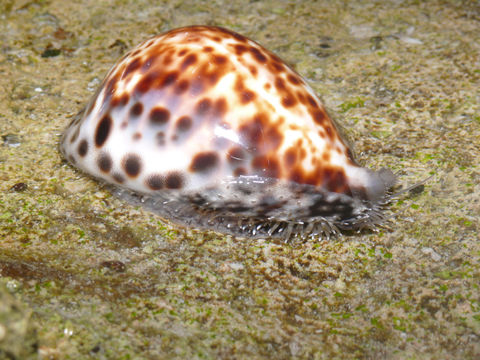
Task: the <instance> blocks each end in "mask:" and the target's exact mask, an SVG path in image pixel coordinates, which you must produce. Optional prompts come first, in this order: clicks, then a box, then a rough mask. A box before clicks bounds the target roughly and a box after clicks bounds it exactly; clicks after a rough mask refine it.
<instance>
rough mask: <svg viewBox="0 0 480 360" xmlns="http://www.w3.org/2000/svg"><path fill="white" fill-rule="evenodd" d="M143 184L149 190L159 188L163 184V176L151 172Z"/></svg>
mask: <svg viewBox="0 0 480 360" xmlns="http://www.w3.org/2000/svg"><path fill="white" fill-rule="evenodd" d="M145 185H147V186H148V187H149V188H150V189H151V190H160V189H162V188H163V187H164V186H165V178H164V177H163V176H162V175H159V174H152V175H150V176H149V177H148V178H147V179H146V180H145Z"/></svg>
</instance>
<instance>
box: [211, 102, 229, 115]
mask: <svg viewBox="0 0 480 360" xmlns="http://www.w3.org/2000/svg"><path fill="white" fill-rule="evenodd" d="M213 112H214V115H215V116H218V117H221V116H224V115H225V113H226V112H227V100H226V99H225V98H224V97H221V98H219V99H217V100H216V101H215V104H214V105H213Z"/></svg>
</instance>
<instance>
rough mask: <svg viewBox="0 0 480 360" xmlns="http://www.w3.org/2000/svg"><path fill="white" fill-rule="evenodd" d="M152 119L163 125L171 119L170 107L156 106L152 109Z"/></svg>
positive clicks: (153, 121)
mask: <svg viewBox="0 0 480 360" xmlns="http://www.w3.org/2000/svg"><path fill="white" fill-rule="evenodd" d="M149 117H150V121H151V122H152V123H153V124H156V125H163V124H165V123H167V122H168V120H169V119H170V111H168V109H166V108H164V107H161V106H156V107H154V108H152V109H151V110H150V115H149Z"/></svg>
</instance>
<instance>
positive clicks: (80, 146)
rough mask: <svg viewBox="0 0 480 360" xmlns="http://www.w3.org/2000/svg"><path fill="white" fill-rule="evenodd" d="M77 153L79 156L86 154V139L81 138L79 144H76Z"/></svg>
mask: <svg viewBox="0 0 480 360" xmlns="http://www.w3.org/2000/svg"><path fill="white" fill-rule="evenodd" d="M77 151H78V155H80V156H81V157H84V156H85V155H87V151H88V142H87V140H85V139H83V140H82V141H80V144H78V149H77Z"/></svg>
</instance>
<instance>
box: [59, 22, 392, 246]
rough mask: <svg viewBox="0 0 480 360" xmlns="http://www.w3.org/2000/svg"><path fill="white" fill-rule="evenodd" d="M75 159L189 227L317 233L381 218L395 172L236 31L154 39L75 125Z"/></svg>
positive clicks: (111, 78) (117, 69)
mask: <svg viewBox="0 0 480 360" xmlns="http://www.w3.org/2000/svg"><path fill="white" fill-rule="evenodd" d="M60 148H61V151H62V153H63V154H64V156H65V158H66V159H68V161H69V162H70V163H71V164H73V165H74V166H76V167H78V168H79V169H81V170H83V171H85V172H86V173H88V174H90V175H93V176H94V177H96V178H99V179H101V180H103V181H105V182H107V183H109V184H114V185H116V186H115V188H114V191H115V192H117V193H119V194H121V196H124V197H128V198H129V199H130V200H132V201H137V202H139V203H142V204H144V205H145V206H146V207H148V208H149V209H151V210H153V211H154V212H157V213H158V214H160V215H162V216H164V217H166V218H169V219H172V220H174V221H176V222H180V223H183V224H186V225H189V226H195V227H201V228H212V229H214V230H219V231H222V232H227V233H231V234H234V235H247V236H272V237H275V236H279V237H284V238H288V237H290V235H292V234H293V235H295V236H301V237H305V236H312V237H313V236H317V235H321V234H327V235H328V234H331V233H335V232H337V231H338V229H357V228H362V227H366V226H373V225H375V224H376V223H378V222H381V220H382V219H383V215H382V213H381V207H382V205H383V203H384V202H385V200H386V199H387V195H386V194H387V191H388V189H389V188H390V187H391V186H392V185H393V184H394V182H395V176H394V175H393V174H392V173H391V172H390V171H389V170H385V169H382V170H380V171H378V172H373V171H371V170H369V169H367V168H363V167H360V166H359V165H358V164H357V163H356V162H355V160H354V159H353V157H352V153H351V151H350V150H349V148H348V147H347V145H346V143H345V141H344V140H343V139H342V138H341V136H340V134H339V132H338V131H337V129H336V127H335V124H334V122H333V121H332V119H331V118H330V117H329V115H328V114H327V112H326V111H325V108H324V106H323V105H322V103H321V102H320V100H319V99H318V98H317V96H316V95H315V94H314V92H313V91H312V89H311V88H310V87H309V86H308V85H307V83H306V82H305V80H304V79H302V78H301V77H300V76H299V75H298V74H297V73H296V72H295V71H294V70H292V69H291V68H290V67H289V66H288V65H286V64H285V63H284V62H283V61H282V60H281V59H280V58H278V57H277V56H276V55H274V54H273V53H271V52H270V51H268V50H266V49H265V48H263V47H262V46H260V45H259V44H258V43H256V42H254V41H252V40H250V39H248V38H246V37H244V36H242V35H239V34H237V33H234V32H232V31H229V30H226V29H223V28H219V27H210V26H191V27H185V28H179V29H175V30H171V31H169V32H166V33H164V34H161V35H158V36H156V37H153V38H151V39H149V40H147V41H145V42H143V43H141V44H140V45H138V46H137V47H135V48H134V49H133V50H131V51H130V52H128V53H127V54H126V55H125V56H123V57H122V58H121V59H120V60H119V62H118V63H117V64H116V65H115V66H114V67H113V68H112V69H111V70H110V72H109V73H108V75H107V76H106V78H105V80H104V81H103V83H102V84H101V86H100V88H99V90H98V91H97V93H96V94H95V95H94V96H93V98H92V99H91V101H90V102H89V103H88V104H87V106H86V107H85V108H84V109H83V110H82V111H81V112H80V113H79V114H78V115H77V117H75V118H74V119H73V121H72V122H71V123H70V124H69V125H68V127H67V129H66V130H65V132H64V134H63V136H62V139H61V145H60Z"/></svg>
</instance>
